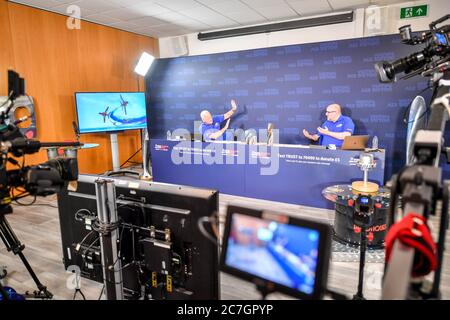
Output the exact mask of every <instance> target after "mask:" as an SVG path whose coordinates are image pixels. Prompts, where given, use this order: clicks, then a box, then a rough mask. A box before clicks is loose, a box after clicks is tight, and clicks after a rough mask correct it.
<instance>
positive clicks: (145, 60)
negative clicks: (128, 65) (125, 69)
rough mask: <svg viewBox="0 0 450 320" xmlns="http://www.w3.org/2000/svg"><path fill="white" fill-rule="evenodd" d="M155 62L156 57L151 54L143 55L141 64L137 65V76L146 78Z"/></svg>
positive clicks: (140, 60)
mask: <svg viewBox="0 0 450 320" xmlns="http://www.w3.org/2000/svg"><path fill="white" fill-rule="evenodd" d="M153 61H155V57H154V56H152V55H151V54H148V53H147V52H144V53H142V55H141V57H140V58H139V62H138V63H137V65H136V67H135V68H134V72H136V73H137V74H139V75H141V76H143V77H145V75H146V74H147V72H148V70H149V69H150V67H151V65H152V63H153Z"/></svg>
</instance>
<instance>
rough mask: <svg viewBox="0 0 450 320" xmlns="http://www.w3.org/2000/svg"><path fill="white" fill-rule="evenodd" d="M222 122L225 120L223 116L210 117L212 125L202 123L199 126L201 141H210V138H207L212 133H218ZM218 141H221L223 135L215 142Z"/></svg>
mask: <svg viewBox="0 0 450 320" xmlns="http://www.w3.org/2000/svg"><path fill="white" fill-rule="evenodd" d="M224 120H225V117H224V116H223V114H221V115H218V116H213V117H212V124H206V123H202V124H201V125H200V128H199V130H200V133H201V134H202V136H203V140H205V141H208V140H211V138H210V137H209V136H210V135H211V134H212V133H214V132H217V131H220V124H221V123H222V122H223V121H224ZM218 140H223V134H222V135H221V136H220V137H218V138H217V139H216V141H218Z"/></svg>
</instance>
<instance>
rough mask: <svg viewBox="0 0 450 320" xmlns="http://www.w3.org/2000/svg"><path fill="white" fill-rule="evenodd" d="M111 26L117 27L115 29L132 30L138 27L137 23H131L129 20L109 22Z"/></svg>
mask: <svg viewBox="0 0 450 320" xmlns="http://www.w3.org/2000/svg"><path fill="white" fill-rule="evenodd" d="M111 27H114V28H117V29H123V30H134V29H137V28H139V26H138V25H136V24H134V23H131V22H123V21H121V22H118V23H111Z"/></svg>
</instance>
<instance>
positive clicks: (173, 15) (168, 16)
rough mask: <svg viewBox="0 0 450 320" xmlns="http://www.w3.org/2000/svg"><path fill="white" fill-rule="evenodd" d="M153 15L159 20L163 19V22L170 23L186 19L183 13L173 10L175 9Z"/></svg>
mask: <svg viewBox="0 0 450 320" xmlns="http://www.w3.org/2000/svg"><path fill="white" fill-rule="evenodd" d="M155 17H156V18H158V19H160V20H163V21H165V22H172V23H177V21H180V20H184V19H186V16H185V15H183V14H180V13H178V12H175V11H172V12H167V13H163V14H158V15H156V16H155Z"/></svg>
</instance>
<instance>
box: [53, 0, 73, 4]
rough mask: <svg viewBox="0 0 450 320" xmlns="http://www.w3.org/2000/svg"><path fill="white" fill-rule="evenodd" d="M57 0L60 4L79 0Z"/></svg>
mask: <svg viewBox="0 0 450 320" xmlns="http://www.w3.org/2000/svg"><path fill="white" fill-rule="evenodd" d="M55 1H56V2H58V3H59V4H67V3H71V2H77V0H55Z"/></svg>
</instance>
